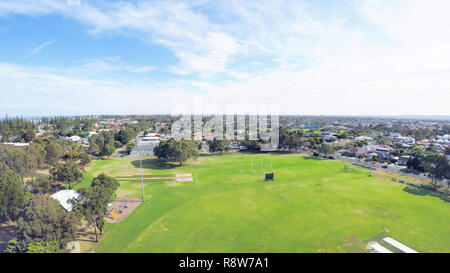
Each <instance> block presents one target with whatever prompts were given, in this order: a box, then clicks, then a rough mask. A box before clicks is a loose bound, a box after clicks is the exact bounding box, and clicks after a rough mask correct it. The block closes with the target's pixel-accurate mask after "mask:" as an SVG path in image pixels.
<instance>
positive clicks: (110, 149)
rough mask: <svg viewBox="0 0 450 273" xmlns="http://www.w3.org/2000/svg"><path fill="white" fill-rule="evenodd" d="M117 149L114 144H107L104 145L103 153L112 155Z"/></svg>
mask: <svg viewBox="0 0 450 273" xmlns="http://www.w3.org/2000/svg"><path fill="white" fill-rule="evenodd" d="M115 150H116V148H114V144H107V145H105V146H104V147H103V150H102V155H106V156H110V155H112V154H113V153H114V151H115Z"/></svg>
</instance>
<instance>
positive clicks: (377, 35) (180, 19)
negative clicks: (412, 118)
mask: <svg viewBox="0 0 450 273" xmlns="http://www.w3.org/2000/svg"><path fill="white" fill-rule="evenodd" d="M449 14H450V1H448V0H442V1H439V0H428V1H424V0H398V1H396V0H385V1H383V0H360V1H356V0H355V1H345V0H340V1H335V0H329V1H326V0H314V1H311V0H310V1H300V0H295V1H278V0H277V1H270V0H266V1H244V0H242V1H233V0H224V1H221V0H214V1H203V0H191V1H140V0H133V1H111V0H110V1H101V0H100V1H99V0H96V1H88V0H41V1H39V0H34V1H33V0H15V1H9V0H0V96H1V99H0V115H4V114H5V113H8V114H9V115H24V116H30V115H59V114H62V115H78V114H102V113H103V114H114V113H115V114H152V113H171V111H172V110H173V108H174V107H175V106H176V105H180V104H185V105H187V107H191V106H192V105H193V103H194V101H197V102H198V101H199V100H201V102H202V104H203V106H204V107H205V108H208V107H209V108H212V109H213V110H211V111H216V112H220V111H222V110H221V109H225V106H226V105H243V106H244V107H246V105H249V104H251V105H277V106H278V107H279V109H280V112H281V113H283V114H306V115H317V114H323V115H332V114H336V115H403V114H417V115H419V114H420V115H450V107H449V105H450V20H449V19H448V18H449V17H448V16H449Z"/></svg>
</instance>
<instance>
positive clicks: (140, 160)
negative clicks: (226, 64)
mask: <svg viewBox="0 0 450 273" xmlns="http://www.w3.org/2000/svg"><path fill="white" fill-rule="evenodd" d="M139 164H140V166H141V169H140V173H141V188H142V202H145V194H144V170H142V154H141V149H140V148H139Z"/></svg>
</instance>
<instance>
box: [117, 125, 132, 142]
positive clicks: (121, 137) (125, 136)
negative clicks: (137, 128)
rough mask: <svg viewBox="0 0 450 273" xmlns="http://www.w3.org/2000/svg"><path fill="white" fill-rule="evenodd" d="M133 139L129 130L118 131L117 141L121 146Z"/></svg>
mask: <svg viewBox="0 0 450 273" xmlns="http://www.w3.org/2000/svg"><path fill="white" fill-rule="evenodd" d="M133 138H134V132H133V131H132V130H130V129H123V130H120V131H119V133H118V134H117V140H118V141H120V142H121V143H122V145H126V144H127V143H128V142H130V141H131V140H132V139H133Z"/></svg>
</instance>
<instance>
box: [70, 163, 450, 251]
mask: <svg viewBox="0 0 450 273" xmlns="http://www.w3.org/2000/svg"><path fill="white" fill-rule="evenodd" d="M261 160H263V161H262V164H261ZM252 161H253V163H252ZM252 164H253V170H252V169H251V166H252ZM271 165H272V169H273V171H274V172H275V181H274V182H265V181H264V173H265V172H266V171H270V168H271ZM261 166H262V169H265V171H264V170H261ZM144 167H145V170H144V174H145V175H166V174H174V173H192V175H193V177H194V182H178V183H166V182H145V194H146V202H145V203H143V204H142V205H141V206H139V207H138V208H137V209H136V210H135V211H134V212H133V213H132V214H131V215H130V216H129V217H128V218H127V219H125V220H124V221H122V222H120V223H118V224H113V225H112V226H111V228H110V229H109V230H108V231H107V232H106V234H105V235H104V236H103V238H102V239H101V241H100V243H99V244H97V245H96V247H95V251H96V252H365V246H366V244H367V243H368V242H369V241H371V240H376V239H380V238H382V237H383V236H390V237H393V238H394V239H396V240H398V241H400V242H402V243H404V244H406V245H408V246H410V247H412V248H414V249H416V250H417V251H419V252H450V228H449V227H450V203H449V202H448V200H445V199H444V198H438V197H434V196H429V195H423V194H420V193H418V192H414V191H411V190H408V189H407V188H406V186H405V185H402V184H398V183H394V182H391V181H389V180H383V179H380V178H377V177H369V176H368V171H367V170H364V169H359V168H356V167H351V168H350V169H348V170H345V169H344V163H342V162H337V161H331V160H317V159H313V158H308V157H301V156H298V155H270V154H267V155H261V154H259V155H239V154H235V155H223V156H202V157H200V158H199V159H198V161H197V162H190V164H189V165H186V166H183V167H173V166H172V167H170V166H169V168H167V167H168V166H166V165H164V164H160V163H158V161H156V160H155V159H146V160H145V161H144ZM138 168H139V161H138V160H136V159H112V160H101V161H95V162H92V163H91V165H90V166H89V167H88V168H87V172H86V175H85V177H86V178H85V180H84V181H83V182H82V183H80V184H78V185H77V186H76V188H80V187H84V186H88V185H89V183H90V180H91V179H92V177H93V176H95V175H98V174H100V173H101V172H104V173H106V174H108V175H112V176H115V177H118V176H133V175H138V174H139V169H138ZM118 195H119V196H134V197H140V196H141V192H140V182H136V181H134V182H130V181H122V182H121V187H120V189H119V191H118Z"/></svg>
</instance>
